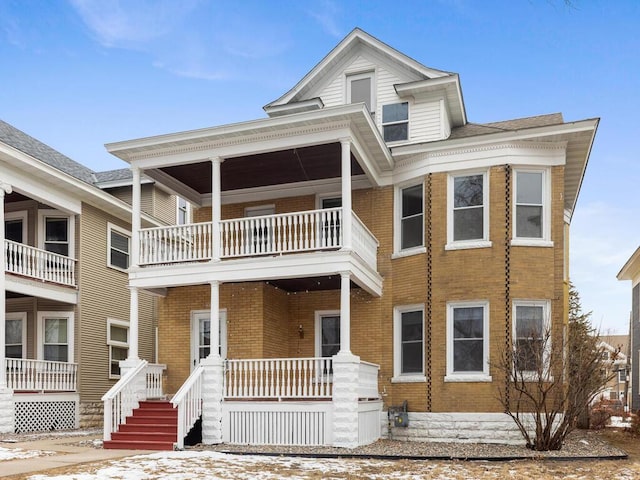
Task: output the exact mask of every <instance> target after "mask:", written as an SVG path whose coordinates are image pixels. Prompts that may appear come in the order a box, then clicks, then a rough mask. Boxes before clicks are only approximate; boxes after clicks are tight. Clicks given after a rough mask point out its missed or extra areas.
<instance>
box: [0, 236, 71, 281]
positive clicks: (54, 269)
mask: <svg viewBox="0 0 640 480" xmlns="http://www.w3.org/2000/svg"><path fill="white" fill-rule="evenodd" d="M4 243H5V249H4V251H5V262H6V263H5V269H6V271H7V272H9V273H15V274H17V275H23V276H25V277H31V278H35V279H38V280H43V281H45V282H54V283H60V284H62V285H69V286H72V287H74V286H75V285H76V278H75V270H76V269H75V266H76V261H75V260H74V259H72V258H69V257H66V256H64V255H59V254H57V253H53V252H47V251H46V250H41V249H39V248H35V247H31V246H29V245H25V244H23V243H18V242H13V241H11V240H5V241H4Z"/></svg>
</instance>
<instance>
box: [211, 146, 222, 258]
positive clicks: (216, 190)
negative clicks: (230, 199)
mask: <svg viewBox="0 0 640 480" xmlns="http://www.w3.org/2000/svg"><path fill="white" fill-rule="evenodd" d="M210 160H211V233H212V234H211V243H212V245H211V252H212V259H211V261H213V262H219V261H220V258H221V256H222V244H221V242H220V239H221V237H220V220H221V219H222V213H221V208H220V201H221V200H222V191H221V188H222V187H221V184H220V164H221V163H222V159H221V158H220V157H212V158H211V159H210Z"/></svg>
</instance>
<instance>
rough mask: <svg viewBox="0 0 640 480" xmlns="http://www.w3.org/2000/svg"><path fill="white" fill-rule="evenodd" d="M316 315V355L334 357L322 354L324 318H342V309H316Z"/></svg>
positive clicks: (318, 356)
mask: <svg viewBox="0 0 640 480" xmlns="http://www.w3.org/2000/svg"><path fill="white" fill-rule="evenodd" d="M314 316H315V319H314V335H315V339H314V345H315V347H314V349H315V356H316V357H317V358H332V357H323V356H322V319H323V318H324V317H338V318H340V310H316V311H315V315H314ZM338 341H340V337H339V338H338ZM338 351H340V349H338Z"/></svg>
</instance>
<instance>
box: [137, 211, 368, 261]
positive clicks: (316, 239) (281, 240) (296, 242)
mask: <svg viewBox="0 0 640 480" xmlns="http://www.w3.org/2000/svg"><path fill="white" fill-rule="evenodd" d="M343 215H344V212H343V210H342V208H328V209H319V210H308V211H303V212H291V213H283V214H276V215H264V216H259V217H246V218H236V219H230V220H223V221H221V222H220V257H221V258H222V259H227V258H240V257H248V256H260V255H281V254H288V253H300V252H311V251H320V250H330V249H338V248H341V247H342V246H343V235H342V233H343V232H342V228H341V225H342V224H343ZM351 215H352V218H353V223H352V225H353V226H352V238H353V249H354V250H355V251H356V253H358V254H359V255H360V257H361V258H362V259H363V260H365V261H366V262H367V263H368V264H369V265H371V266H372V267H373V268H375V266H376V257H377V249H378V241H377V240H376V238H375V237H374V236H373V234H372V233H371V232H370V231H369V230H368V229H367V227H366V226H365V225H364V224H363V223H362V221H361V220H360V219H359V218H358V217H357V216H356V215H355V214H354V213H353V212H352V213H351ZM212 232H213V229H212V224H211V222H206V223H196V224H190V225H180V226H170V227H154V228H146V229H142V230H140V261H139V263H140V265H161V264H169V263H185V262H199V261H206V260H210V259H211V258H212V256H213V244H212V242H211V240H212Z"/></svg>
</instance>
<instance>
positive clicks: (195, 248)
mask: <svg viewBox="0 0 640 480" xmlns="http://www.w3.org/2000/svg"><path fill="white" fill-rule="evenodd" d="M211 235H212V228H211V222H204V223H192V224H188V225H173V226H170V227H153V228H144V229H142V230H140V262H139V263H140V265H147V264H157V263H176V262H187V261H199V260H208V259H210V258H211Z"/></svg>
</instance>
